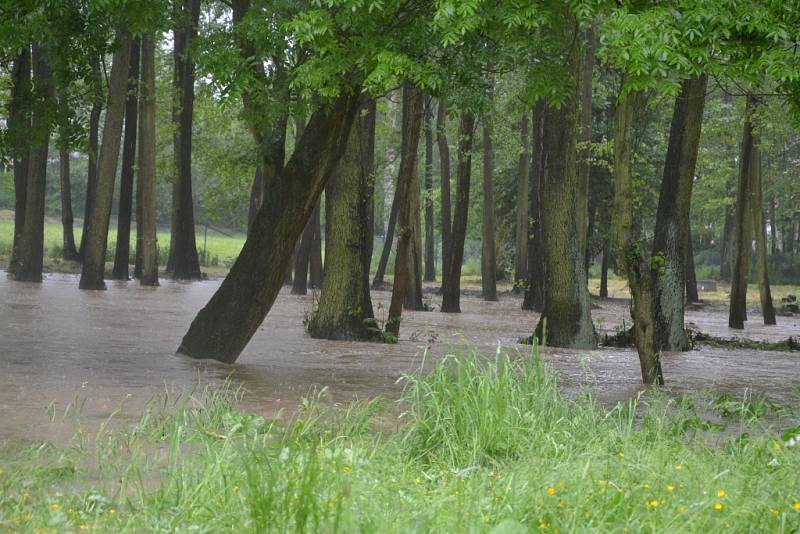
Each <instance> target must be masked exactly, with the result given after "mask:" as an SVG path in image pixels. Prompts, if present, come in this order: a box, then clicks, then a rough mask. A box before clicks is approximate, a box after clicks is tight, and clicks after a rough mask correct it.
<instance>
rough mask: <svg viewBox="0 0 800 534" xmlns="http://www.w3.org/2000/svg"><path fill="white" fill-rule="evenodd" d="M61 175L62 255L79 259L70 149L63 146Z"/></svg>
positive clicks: (67, 258)
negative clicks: (75, 229) (76, 245)
mask: <svg viewBox="0 0 800 534" xmlns="http://www.w3.org/2000/svg"><path fill="white" fill-rule="evenodd" d="M58 159H59V170H60V175H61V228H62V229H63V235H64V237H63V241H62V243H63V245H64V247H63V250H62V252H61V257H62V258H63V259H64V260H65V261H78V260H79V259H80V257H79V256H78V249H77V248H76V247H75V232H74V230H73V222H74V220H73V219H74V218H73V215H72V186H71V180H70V175H69V172H70V169H69V149H68V148H62V149H61V150H60V151H59V153H58Z"/></svg>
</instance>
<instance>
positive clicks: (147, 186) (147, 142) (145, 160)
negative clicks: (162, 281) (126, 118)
mask: <svg viewBox="0 0 800 534" xmlns="http://www.w3.org/2000/svg"><path fill="white" fill-rule="evenodd" d="M141 50H142V54H141V56H142V58H141V59H142V79H141V84H140V92H139V106H138V108H139V132H138V134H139V173H138V181H139V183H138V187H137V189H138V190H139V191H140V198H141V214H142V225H141V226H142V231H141V236H142V248H141V251H142V274H141V278H140V283H141V284H142V285H143V286H157V285H158V242H157V241H156V75H155V40H154V36H153V35H152V34H150V35H146V36H144V37H142V43H141Z"/></svg>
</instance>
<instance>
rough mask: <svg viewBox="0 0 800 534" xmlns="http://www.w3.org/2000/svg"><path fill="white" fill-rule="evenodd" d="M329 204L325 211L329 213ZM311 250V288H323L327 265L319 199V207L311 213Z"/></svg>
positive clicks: (309, 259)
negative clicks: (324, 260) (323, 255)
mask: <svg viewBox="0 0 800 534" xmlns="http://www.w3.org/2000/svg"><path fill="white" fill-rule="evenodd" d="M327 210H328V208H327V206H326V208H325V211H326V213H327ZM311 228H312V230H313V232H314V233H313V234H312V239H311V252H310V255H309V257H308V286H309V287H310V288H311V289H322V284H323V277H324V276H325V270H324V269H325V266H324V265H323V263H322V207H321V203H320V202H319V201H317V207H316V209H315V210H314V212H313V213H312V214H311Z"/></svg>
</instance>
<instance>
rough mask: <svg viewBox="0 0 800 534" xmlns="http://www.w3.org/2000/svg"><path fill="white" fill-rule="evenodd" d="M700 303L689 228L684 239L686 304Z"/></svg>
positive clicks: (690, 229)
mask: <svg viewBox="0 0 800 534" xmlns="http://www.w3.org/2000/svg"><path fill="white" fill-rule="evenodd" d="M695 302H700V296H699V295H698V294H697V275H696V274H695V267H694V243H692V228H691V226H690V227H689V235H688V236H687V239H686V303H687V304H693V303H695Z"/></svg>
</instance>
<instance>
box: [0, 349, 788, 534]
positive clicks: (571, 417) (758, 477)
mask: <svg viewBox="0 0 800 534" xmlns="http://www.w3.org/2000/svg"><path fill="white" fill-rule="evenodd" d="M406 380H407V388H406V390H405V395H404V398H403V400H402V401H401V406H402V409H401V411H402V412H403V414H404V415H403V417H402V418H401V419H400V421H399V423H396V425H397V429H396V430H395V431H387V428H390V427H391V426H392V425H391V424H387V421H391V417H392V413H393V410H389V411H387V410H386V409H385V408H384V407H383V405H382V404H381V403H380V402H378V401H368V402H358V403H352V404H349V405H346V406H336V405H331V404H330V403H327V402H324V400H325V393H324V391H322V392H320V393H318V394H315V395H312V396H311V397H310V399H309V400H307V401H305V402H304V403H303V405H302V406H301V407H300V409H299V410H298V412H297V413H296V414H295V415H294V416H293V417H292V418H291V419H289V420H288V421H286V422H277V421H269V420H265V419H264V418H262V417H260V416H258V415H256V414H246V413H241V412H240V411H239V410H237V409H236V406H237V402H238V398H239V396H240V395H241V392H239V391H235V390H231V389H230V388H224V389H222V390H216V391H212V390H207V391H205V392H202V393H198V394H196V395H192V396H189V397H187V398H183V399H179V400H176V399H170V398H166V397H162V398H158V399H154V401H153V402H152V403H151V404H150V406H148V408H147V409H146V410H145V413H144V414H143V415H142V418H141V420H140V421H139V423H138V424H137V425H136V426H135V427H134V428H126V427H124V426H122V427H119V426H118V427H117V428H116V429H114V426H113V425H106V426H104V427H103V428H102V429H100V430H99V431H97V432H96V433H93V434H82V435H80V436H79V437H78V438H76V440H75V442H74V443H73V445H72V446H70V447H67V448H55V447H52V446H47V445H41V444H33V445H31V446H26V447H21V448H20V447H17V448H8V447H7V448H5V449H0V468H1V469H2V472H1V473H2V474H0V532H5V531H12V532H17V531H23V532H25V531H31V532H32V531H35V530H36V529H42V530H54V531H74V532H78V531H81V530H82V529H86V530H89V531H96V532H151V531H178V532H220V531H226V532H228V531H236V532H430V531H436V532H524V531H543V532H555V531H556V530H559V531H561V532H567V531H604V532H622V531H623V530H624V529H626V528H627V529H628V530H629V531H632V532H633V531H636V532H638V531H648V532H652V531H681V532H702V531H705V532H717V531H720V530H723V529H725V528H727V527H730V528H734V527H738V528H740V529H744V530H747V531H769V532H796V531H798V529H800V487H799V486H798V485H797V473H798V472H800V443H798V442H800V432H798V427H796V424H797V423H796V422H795V421H792V420H790V419H784V415H783V414H782V412H780V411H776V410H773V409H772V407H771V406H770V409H769V410H762V409H755V408H751V407H750V404H748V403H751V401H750V400H748V399H744V400H743V401H742V403H741V406H744V407H745V408H742V409H739V408H738V407H737V399H736V398H735V397H729V398H725V399H721V398H717V399H715V400H714V399H711V400H708V399H704V398H703V397H697V398H694V397H693V398H680V399H671V398H669V397H667V396H665V395H663V394H661V393H660V392H658V391H654V392H648V393H647V394H643V395H640V396H638V397H636V398H633V399H631V400H630V401H628V402H625V403H621V404H619V405H616V406H613V407H603V406H600V405H598V404H597V403H595V402H593V401H592V399H591V398H590V397H589V396H588V395H586V394H583V395H579V396H577V397H576V398H565V397H564V396H562V395H561V393H560V392H559V389H558V381H557V376H556V375H554V373H553V372H552V371H551V370H550V369H549V368H548V367H547V366H546V365H545V364H544V363H542V361H541V360H540V359H539V357H538V351H537V347H536V346H533V347H532V350H531V352H530V353H519V354H505V353H503V352H502V351H498V352H497V353H495V354H494V355H493V357H489V358H487V357H485V356H484V355H481V354H479V353H477V352H473V353H469V354H463V355H451V356H448V357H446V358H444V359H442V360H441V361H439V362H437V363H436V365H435V366H434V369H433V371H432V372H430V373H429V374H424V375H423V374H420V375H412V376H409V377H407V378H406ZM720 411H724V412H725V413H726V414H727V415H726V416H725V417H726V420H727V419H730V418H740V422H741V425H740V426H737V428H736V430H735V432H731V431H730V429H727V430H726V431H725V432H724V433H723V432H721V431H720V430H722V428H724V427H722V426H721V425H717V424H714V423H713V421H709V420H708V419H707V414H708V413H717V412H720ZM772 412H776V415H775V418H774V419H771V418H770V414H771V413H772ZM789 427H791V428H790V429H789V430H786V428H789ZM781 429H783V433H782V431H781Z"/></svg>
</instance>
